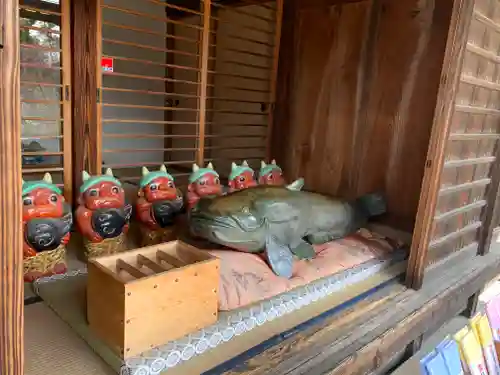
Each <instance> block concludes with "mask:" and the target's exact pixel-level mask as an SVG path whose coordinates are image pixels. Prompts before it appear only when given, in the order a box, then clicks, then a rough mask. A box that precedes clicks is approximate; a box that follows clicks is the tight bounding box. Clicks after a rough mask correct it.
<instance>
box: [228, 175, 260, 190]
mask: <svg viewBox="0 0 500 375" xmlns="http://www.w3.org/2000/svg"><path fill="white" fill-rule="evenodd" d="M252 186H257V182H256V181H255V178H254V176H253V173H252V172H250V171H245V172H243V173H241V174H239V175H238V176H236V177H235V178H233V179H232V180H230V181H229V187H230V188H231V190H242V189H246V188H249V187H252Z"/></svg>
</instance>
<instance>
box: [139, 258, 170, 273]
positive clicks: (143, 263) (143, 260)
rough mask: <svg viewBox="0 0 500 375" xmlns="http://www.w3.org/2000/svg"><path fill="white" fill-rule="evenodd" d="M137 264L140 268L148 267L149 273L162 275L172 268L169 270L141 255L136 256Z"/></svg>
mask: <svg viewBox="0 0 500 375" xmlns="http://www.w3.org/2000/svg"><path fill="white" fill-rule="evenodd" d="M137 264H138V265H139V266H141V267H142V266H145V267H148V268H149V269H150V270H151V271H153V272H155V273H162V272H165V271H168V270H169V269H171V268H173V267H170V268H167V267H164V266H162V265H161V264H158V263H156V262H154V261H152V260H151V259H149V258H147V257H145V256H144V255H142V254H137Z"/></svg>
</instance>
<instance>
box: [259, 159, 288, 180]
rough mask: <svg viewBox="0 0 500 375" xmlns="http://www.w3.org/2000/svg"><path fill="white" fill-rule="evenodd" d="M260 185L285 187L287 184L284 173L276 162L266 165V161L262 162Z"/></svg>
mask: <svg viewBox="0 0 500 375" xmlns="http://www.w3.org/2000/svg"><path fill="white" fill-rule="evenodd" d="M259 184H260V185H277V186H284V185H285V184H286V182H285V179H284V178H283V171H282V170H281V168H280V167H279V166H278V165H277V164H276V160H274V159H273V161H272V162H271V164H266V162H265V161H261V162H260V171H259Z"/></svg>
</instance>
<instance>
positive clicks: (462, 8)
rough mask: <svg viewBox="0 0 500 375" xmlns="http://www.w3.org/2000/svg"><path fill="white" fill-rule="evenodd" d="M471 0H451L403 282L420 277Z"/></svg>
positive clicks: (415, 283)
mask: <svg viewBox="0 0 500 375" xmlns="http://www.w3.org/2000/svg"><path fill="white" fill-rule="evenodd" d="M474 2H475V1H474V0H454V2H453V11H452V15H451V22H450V28H449V32H448V40H447V43H446V50H445V55H444V61H443V69H442V72H441V79H440V85H439V92H438V97H437V101H436V111H435V114H434V121H433V126H432V131H431V138H430V142H429V149H428V152H427V159H426V163H425V172H424V179H423V182H422V189H421V193H420V200H419V205H418V211H417V217H416V222H415V229H414V231H413V238H412V245H411V250H410V258H409V259H408V268H407V270H406V285H407V286H408V287H411V288H414V289H420V288H421V286H422V283H423V279H424V271H425V266H426V259H427V252H428V249H429V243H430V236H431V232H432V224H433V219H434V215H435V210H436V204H437V199H438V194H439V184H440V177H441V173H442V170H443V165H444V157H445V151H446V142H447V140H448V135H449V133H450V127H451V121H452V114H453V109H454V106H455V96H456V93H457V90H458V83H459V79H460V74H461V72H462V64H463V55H464V51H465V47H466V43H467V37H468V29H469V24H470V21H471V18H472V12H473V8H474Z"/></svg>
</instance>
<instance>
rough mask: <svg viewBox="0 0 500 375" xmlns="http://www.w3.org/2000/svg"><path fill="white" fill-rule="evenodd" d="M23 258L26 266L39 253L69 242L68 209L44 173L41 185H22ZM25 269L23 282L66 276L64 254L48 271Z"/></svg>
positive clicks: (32, 183) (34, 183)
mask: <svg viewBox="0 0 500 375" xmlns="http://www.w3.org/2000/svg"><path fill="white" fill-rule="evenodd" d="M22 197H23V227H24V241H23V256H24V259H25V266H27V262H28V263H29V259H30V258H33V257H36V256H37V255H38V254H40V253H42V252H49V251H52V250H56V249H58V248H60V247H61V246H65V245H66V244H67V243H68V242H69V238H70V231H71V225H72V222H73V216H72V214H71V207H70V206H69V205H68V204H67V203H66V202H65V200H64V196H63V195H62V191H61V190H60V189H59V188H58V187H57V186H56V185H54V184H53V183H52V177H51V175H50V174H49V173H46V174H45V176H44V178H43V180H42V181H30V182H25V181H23V186H22ZM27 268H28V269H26V267H25V276H24V277H25V281H33V280H34V279H36V278H39V277H42V276H50V275H53V274H60V273H64V272H66V264H65V260H64V252H63V253H62V256H61V257H60V259H58V260H57V261H56V262H55V263H54V264H51V265H50V267H48V268H47V269H43V270H40V269H38V270H34V269H32V267H30V266H29V265H28V266H27Z"/></svg>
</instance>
